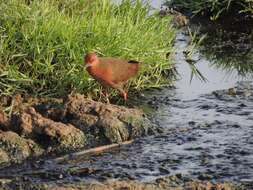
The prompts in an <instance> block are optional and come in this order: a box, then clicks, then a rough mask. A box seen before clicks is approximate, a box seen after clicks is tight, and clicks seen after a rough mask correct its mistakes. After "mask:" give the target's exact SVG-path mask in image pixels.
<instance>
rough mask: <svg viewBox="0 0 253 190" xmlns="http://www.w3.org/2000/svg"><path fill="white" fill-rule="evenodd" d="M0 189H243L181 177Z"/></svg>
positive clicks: (6, 184) (8, 185) (5, 185)
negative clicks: (148, 180) (145, 181)
mask: <svg viewBox="0 0 253 190" xmlns="http://www.w3.org/2000/svg"><path fill="white" fill-rule="evenodd" d="M0 187H2V189H3V190H11V189H15V188H16V189H20V190H26V189H33V190H82V189H83V190H84V189H87V190H185V189H186V190H244V189H245V187H243V186H239V185H235V184H232V183H211V182H201V181H198V180H191V179H189V178H187V177H183V176H181V175H177V176H168V177H164V178H158V179H156V180H155V181H152V182H148V183H141V182H138V181H133V180H126V181H113V180H107V181H104V182H78V183H69V184H51V185H50V184H46V183H44V184H43V183H42V184H39V185H38V184H33V183H31V182H22V183H20V181H17V182H16V181H12V182H10V181H6V182H3V181H2V184H1V183H0Z"/></svg>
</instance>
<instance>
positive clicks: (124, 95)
mask: <svg viewBox="0 0 253 190" xmlns="http://www.w3.org/2000/svg"><path fill="white" fill-rule="evenodd" d="M123 97H124V100H125V101H127V93H126V92H124V93H123Z"/></svg>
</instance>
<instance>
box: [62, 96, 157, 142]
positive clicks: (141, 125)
mask: <svg viewBox="0 0 253 190" xmlns="http://www.w3.org/2000/svg"><path fill="white" fill-rule="evenodd" d="M63 118H65V119H66V120H67V122H69V123H72V124H73V125H75V126H76V127H78V128H79V129H81V130H82V131H84V133H85V134H90V140H89V141H90V142H89V144H94V139H96V142H97V143H98V144H105V143H106V144H107V143H119V142H122V141H126V140H129V139H133V138H135V137H139V136H142V135H147V134H148V133H150V132H154V128H153V126H152V125H151V123H150V121H149V120H148V119H147V118H145V117H144V116H143V112H141V111H139V110H137V109H129V108H126V107H123V106H116V105H112V104H103V103H100V102H95V101H92V100H88V99H86V98H84V96H83V95H80V94H74V95H70V96H69V97H68V99H67V100H66V103H65V113H64V116H63ZM95 144H96V143H95Z"/></svg>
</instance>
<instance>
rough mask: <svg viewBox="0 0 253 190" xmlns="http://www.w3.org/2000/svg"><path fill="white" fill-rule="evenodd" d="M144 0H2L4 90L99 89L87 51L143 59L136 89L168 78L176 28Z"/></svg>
mask: <svg viewBox="0 0 253 190" xmlns="http://www.w3.org/2000/svg"><path fill="white" fill-rule="evenodd" d="M149 8H150V7H149V5H148V4H143V3H142V1H141V0H137V1H135V2H134V3H132V1H131V0H124V1H123V2H122V4H120V5H114V4H111V3H110V0H92V1H91V0H34V1H29V0H0V94H1V95H5V96H6V95H7V96H9V95H12V94H14V93H17V92H22V93H29V94H33V95H40V96H41V95H46V96H60V95H63V94H66V93H67V92H69V91H70V90H72V89H76V90H77V91H79V92H81V93H88V92H92V93H93V94H98V91H99V89H98V87H99V86H98V84H97V83H96V82H95V81H94V80H93V79H91V78H90V77H89V76H88V74H87V72H86V71H85V69H84V67H83V56H84V54H85V53H87V52H90V51H94V52H97V53H98V54H99V55H100V56H115V57H122V58H126V59H136V60H138V61H141V62H143V67H142V68H143V69H142V71H141V72H142V73H141V74H140V75H139V77H138V78H136V79H135V80H134V81H133V82H132V83H131V85H132V86H133V87H135V88H136V89H143V88H151V87H158V86H162V85H164V84H168V83H167V82H168V80H167V79H166V77H165V75H164V74H166V73H167V74H168V73H169V72H170V71H171V70H172V68H173V67H174V66H173V64H172V63H171V62H170V60H168V56H167V55H168V54H170V52H171V51H172V46H173V40H174V38H175V31H174V30H173V29H172V28H170V20H171V18H170V17H165V18H163V19H161V18H159V17H157V16H155V15H149Z"/></svg>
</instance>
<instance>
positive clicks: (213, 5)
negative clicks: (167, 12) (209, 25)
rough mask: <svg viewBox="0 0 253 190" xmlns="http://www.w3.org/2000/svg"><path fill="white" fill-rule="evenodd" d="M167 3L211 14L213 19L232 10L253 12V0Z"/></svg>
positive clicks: (198, 12)
mask: <svg viewBox="0 0 253 190" xmlns="http://www.w3.org/2000/svg"><path fill="white" fill-rule="evenodd" d="M166 4H167V5H169V6H174V7H177V8H178V9H180V10H184V11H188V12H191V13H193V14H194V15H206V16H209V17H210V19H211V20H217V19H218V18H220V17H223V16H226V14H227V13H230V12H232V13H233V14H235V13H236V14H237V13H242V12H244V13H245V12H247V13H248V14H253V1H252V0H171V1H168V2H166Z"/></svg>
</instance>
